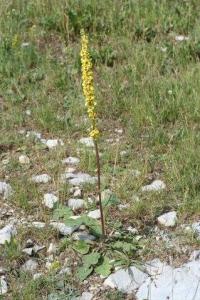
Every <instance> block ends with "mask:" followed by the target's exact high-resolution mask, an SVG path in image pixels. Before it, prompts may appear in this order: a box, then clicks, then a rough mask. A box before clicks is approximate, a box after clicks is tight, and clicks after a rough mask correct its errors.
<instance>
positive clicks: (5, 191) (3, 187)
mask: <svg viewBox="0 0 200 300" xmlns="http://www.w3.org/2000/svg"><path fill="white" fill-rule="evenodd" d="M12 193H13V191H12V188H11V185H10V184H9V183H6V182H4V181H0V195H3V199H8V198H9V197H10V196H11V195H12Z"/></svg>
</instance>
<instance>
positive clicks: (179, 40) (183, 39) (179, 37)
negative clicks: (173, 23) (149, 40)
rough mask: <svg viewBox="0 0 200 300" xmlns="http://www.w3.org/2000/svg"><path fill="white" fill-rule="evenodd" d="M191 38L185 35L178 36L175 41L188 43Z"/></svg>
mask: <svg viewBox="0 0 200 300" xmlns="http://www.w3.org/2000/svg"><path fill="white" fill-rule="evenodd" d="M188 40H189V37H188V36H185V35H176V36H175V41H177V42H182V41H188Z"/></svg>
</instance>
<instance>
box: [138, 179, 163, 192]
mask: <svg viewBox="0 0 200 300" xmlns="http://www.w3.org/2000/svg"><path fill="white" fill-rule="evenodd" d="M165 188H166V185H165V183H164V182H163V181H162V180H154V181H153V182H152V183H151V184H149V185H145V186H143V187H142V188H141V191H142V192H154V191H155V192H156V191H161V190H164V189H165Z"/></svg>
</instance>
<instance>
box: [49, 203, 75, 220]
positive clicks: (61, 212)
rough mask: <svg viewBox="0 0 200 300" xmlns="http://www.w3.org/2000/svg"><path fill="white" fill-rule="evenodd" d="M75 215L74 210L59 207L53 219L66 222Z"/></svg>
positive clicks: (55, 210) (54, 212)
mask: <svg viewBox="0 0 200 300" xmlns="http://www.w3.org/2000/svg"><path fill="white" fill-rule="evenodd" d="M72 215H73V212H72V210H71V209H70V208H69V207H67V206H64V205H59V206H58V207H57V208H56V209H54V211H53V219H54V220H56V221H58V220H60V219H63V220H66V219H68V218H69V217H71V216H72Z"/></svg>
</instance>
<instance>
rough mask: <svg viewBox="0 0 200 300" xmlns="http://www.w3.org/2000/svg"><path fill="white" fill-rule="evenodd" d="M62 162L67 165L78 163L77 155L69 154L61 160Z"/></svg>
mask: <svg viewBox="0 0 200 300" xmlns="http://www.w3.org/2000/svg"><path fill="white" fill-rule="evenodd" d="M62 163H63V164H69V165H78V164H79V163H80V159H79V158H77V157H72V156H69V157H67V158H65V159H63V160H62Z"/></svg>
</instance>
